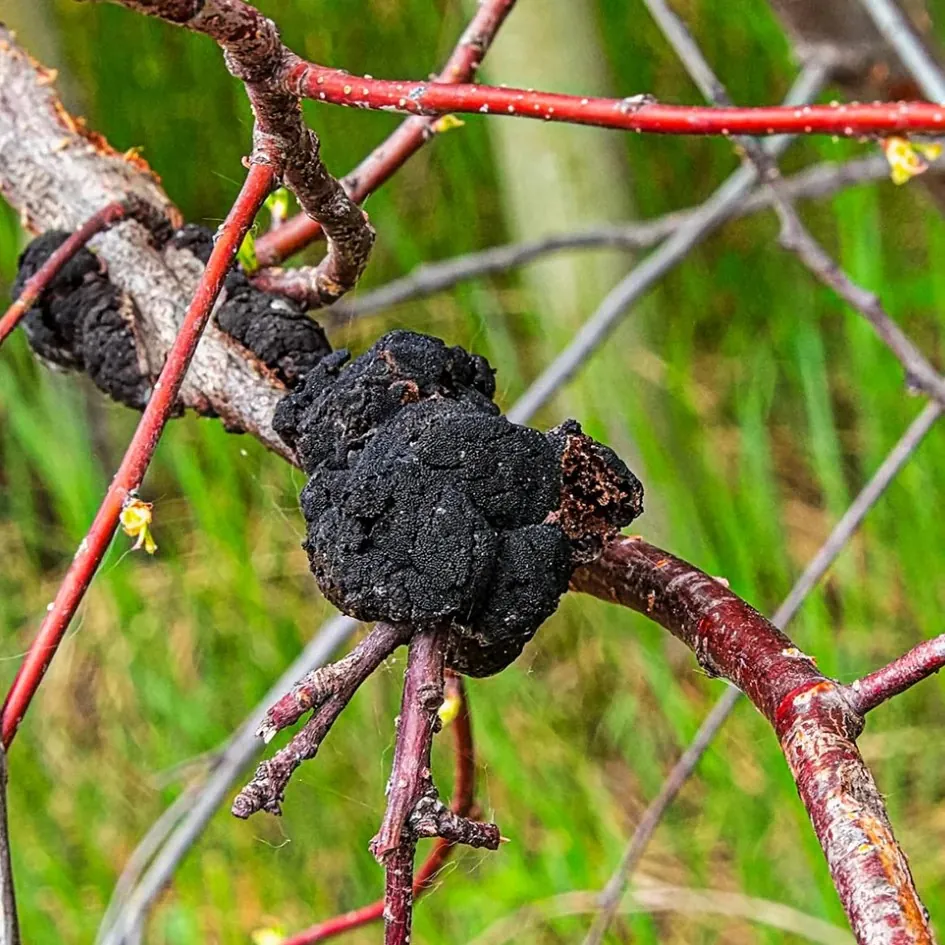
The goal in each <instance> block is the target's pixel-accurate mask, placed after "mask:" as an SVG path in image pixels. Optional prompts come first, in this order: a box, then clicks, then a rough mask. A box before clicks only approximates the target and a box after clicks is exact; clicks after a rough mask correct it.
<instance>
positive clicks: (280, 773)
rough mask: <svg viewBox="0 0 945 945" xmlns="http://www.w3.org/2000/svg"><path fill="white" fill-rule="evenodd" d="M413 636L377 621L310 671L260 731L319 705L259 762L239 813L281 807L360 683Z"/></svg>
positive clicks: (236, 805) (239, 800)
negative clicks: (340, 653)
mask: <svg viewBox="0 0 945 945" xmlns="http://www.w3.org/2000/svg"><path fill="white" fill-rule="evenodd" d="M408 637H409V632H408V631H407V630H405V629H404V628H402V627H394V626H392V625H390V624H384V623H380V624H378V625H377V626H376V627H375V628H374V629H373V630H372V631H371V632H370V633H369V634H368V635H367V637H365V638H364V640H362V641H361V642H360V643H359V644H358V645H357V646H356V647H355V648H354V649H353V650H352V651H351V653H349V654H348V655H347V656H346V657H344V658H343V659H341V660H339V661H338V662H337V663H332V664H329V665H328V666H325V667H322V668H321V669H316V670H315V671H314V672H312V673H309V674H308V675H307V676H306V677H305V678H304V679H303V680H302V681H301V682H300V683H298V685H296V687H295V688H294V689H293V690H292V691H291V692H290V693H288V695H286V696H284V697H283V698H282V699H280V700H279V701H278V702H277V703H276V704H275V705H274V706H273V707H272V708H271V709H270V710H269V712H268V713H267V715H266V718H265V720H264V721H263V724H262V725H261V726H260V728H259V730H258V731H257V735H259V736H260V737H261V738H264V739H265V740H266V741H269V740H270V739H271V738H272V736H273V735H275V734H276V732H278V731H279V730H280V729H282V728H285V726H287V725H290V724H292V722H295V721H297V720H298V719H299V718H301V717H302V715H304V714H305V713H306V712H307V711H308V710H309V709H315V713H314V715H313V716H312V718H311V719H310V720H309V721H308V722H307V723H306V725H305V727H304V728H303V729H302V731H301V732H299V733H298V735H296V736H295V737H294V738H293V739H292V741H290V742H289V744H288V745H286V747H285V748H283V749H282V750H281V751H277V752H276V754H275V755H273V757H272V758H270V759H269V760H268V761H263V762H262V763H261V764H260V765H259V767H258V768H257V769H256V774H255V775H254V776H253V779H252V781H250V782H249V784H247V785H246V787H244V788H243V790H242V791H240V793H239V794H238V795H237V796H236V799H235V800H234V801H233V807H232V812H233V814H234V816H236V817H240V818H243V819H246V818H247V817H250V816H251V815H252V814H255V813H256V812H257V811H260V810H265V811H268V812H269V813H270V814H277V815H278V814H281V813H282V800H283V798H284V796H285V789H286V785H287V784H288V783H289V779H290V778H291V777H292V774H293V772H294V771H295V769H296V768H298V766H299V765H300V764H302V762H303V761H307V760H308V759H310V758H314V757H315V755H316V754H318V750H319V748H321V745H322V742H323V741H324V740H325V737H326V736H327V735H328V732H329V731H330V730H331V727H332V726H333V725H334V724H335V721H336V720H337V718H338V716H339V715H340V714H341V713H342V711H343V710H344V708H345V706H346V705H347V704H348V703H349V702H350V701H351V699H352V698H353V697H354V694H355V693H356V692H357V691H358V689H359V688H360V686H361V684H362V683H363V682H364V681H365V680H366V679H367V678H368V676H370V675H371V673H373V672H374V670H376V669H377V668H378V666H380V665H381V663H383V662H384V660H386V659H387V657H388V656H390V655H391V653H393V652H394V650H396V649H397V647H398V646H400V645H401V644H402V643H406V642H407V639H408Z"/></svg>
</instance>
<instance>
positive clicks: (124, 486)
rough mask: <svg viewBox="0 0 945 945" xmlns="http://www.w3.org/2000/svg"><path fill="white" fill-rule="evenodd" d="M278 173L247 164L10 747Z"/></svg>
mask: <svg viewBox="0 0 945 945" xmlns="http://www.w3.org/2000/svg"><path fill="white" fill-rule="evenodd" d="M273 178H274V172H273V168H272V167H271V166H269V165H267V164H252V165H251V166H250V168H249V173H248V174H247V176H246V180H245V182H244V184H243V187H242V190H241V191H240V194H239V196H238V197H237V199H236V202H235V203H234V204H233V208H232V209H231V210H230V212H229V214H228V215H227V218H226V221H225V222H224V224H223V226H222V228H221V230H220V233H219V235H218V237H217V240H216V243H215V244H214V247H213V254H212V255H211V257H210V261H209V262H208V263H207V267H206V269H205V270H204V274H203V277H202V279H201V281H200V285H199V286H198V289H197V293H196V295H195V296H194V299H193V302H192V303H191V305H190V308H189V309H188V311H187V315H186V317H185V318H184V322H183V324H182V325H181V328H180V332H179V333H178V336H177V340H176V341H175V342H174V345H173V347H172V348H171V350H170V352H169V353H168V356H167V361H166V363H165V365H164V369H163V370H162V371H161V374H160V377H159V378H158V380H157V381H156V382H155V384H154V392H153V393H152V395H151V399H150V400H149V401H148V405H147V407H146V408H145V411H144V414H143V415H142V417H141V421H140V422H139V424H138V428H137V429H136V430H135V433H134V436H133V437H132V438H131V442H130V443H129V444H128V449H127V451H126V452H125V456H124V459H123V460H122V462H121V465H120V466H119V468H118V472H117V473H116V474H115V477H114V478H113V479H112V481H111V484H110V485H109V487H108V491H107V492H106V493H105V498H104V500H103V501H102V505H101V507H100V508H99V510H98V513H97V514H96V516H95V520H94V521H93V522H92V525H91V527H90V529H89V531H88V534H87V535H86V537H85V538H84V539H83V540H82V543H81V544H80V545H79V549H78V551H77V552H76V554H75V557H74V558H73V560H72V564H71V565H70V566H69V570H68V571H67V572H66V576H65V578H63V581H62V584H61V586H60V588H59V591H58V593H57V594H56V599H55V600H54V601H53V602H52V604H51V605H50V607H49V612H48V613H47V615H46V619H45V620H44V621H43V624H42V626H41V627H40V629H39V633H38V634H37V636H36V639H35V640H34V641H33V644H32V646H31V647H30V649H29V652H28V653H27V654H26V657H25V658H24V660H23V663H22V664H21V666H20V668H19V671H18V672H17V675H16V678H15V679H14V680H13V685H12V686H11V687H10V691H9V693H8V694H7V698H6V701H5V702H4V704H3V713H2V723H0V724H2V736H0V737H2V743H3V746H4V747H5V748H9V746H10V742H11V741H13V736H14V735H15V734H16V730H17V728H18V727H19V724H20V721H21V720H22V718H23V715H24V714H25V713H26V710H27V708H28V707H29V704H30V702H31V701H32V698H33V696H34V695H35V693H36V690H37V689H38V688H39V684H40V683H41V682H42V679H43V676H44V675H45V673H46V670H47V669H48V667H49V664H50V662H51V661H52V658H53V656H54V655H55V653H56V650H57V649H58V647H59V644H60V642H61V641H62V637H63V635H64V634H65V632H66V629H67V627H68V626H69V623H70V621H71V620H72V618H73V616H74V615H75V612H76V609H77V608H78V606H79V604H80V603H81V601H82V598H83V597H84V596H85V592H86V590H87V589H88V586H89V584H90V583H91V581H92V578H93V576H94V575H95V572H96V571H97V570H98V566H99V564H101V562H102V558H104V556H105V552H106V551H107V550H108V546H109V544H110V543H111V540H112V536H113V535H114V534H115V530H116V528H117V527H118V520H119V516H120V515H121V510H122V507H123V505H124V503H125V501H126V500H127V499H128V498H129V497H130V496H133V495H134V493H135V492H136V490H137V489H138V488H139V487H140V486H141V482H142V480H143V479H144V474H145V473H146V472H147V469H148V466H149V465H150V463H151V458H152V456H153V455H154V451H155V449H156V448H157V444H158V441H159V440H160V438H161V433H162V431H163V430H164V426H165V424H166V423H167V420H168V418H169V417H170V415H171V413H172V412H173V410H174V408H175V405H176V402H177V394H178V392H179V390H180V387H181V383H182V382H183V379H184V374H185V372H186V371H187V367H188V366H189V364H190V361H191V359H192V358H193V355H194V351H195V350H196V348H197V343H198V342H199V341H200V336H201V334H202V333H203V329H204V328H205V327H206V324H207V321H208V319H209V318H210V313H211V311H212V309H213V303H214V302H215V301H216V298H217V296H218V295H219V294H220V289H221V288H222V286H223V280H224V278H225V276H226V273H227V270H228V269H229V268H230V265H231V264H232V262H233V258H234V256H235V255H236V251H237V249H239V246H240V243H242V241H243V238H244V237H245V236H246V233H247V232H248V231H249V228H250V226H252V223H253V219H254V217H255V216H256V213H257V211H258V210H259V208H260V207H261V206H262V204H263V201H264V200H265V199H266V197H267V195H268V194H269V191H270V190H271V189H272V184H273Z"/></svg>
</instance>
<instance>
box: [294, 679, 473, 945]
mask: <svg viewBox="0 0 945 945" xmlns="http://www.w3.org/2000/svg"><path fill="white" fill-rule="evenodd" d="M451 696H452V698H455V699H457V700H459V710H458V714H457V716H456V718H455V719H454V720H453V722H452V725H451V727H452V729H453V741H454V746H455V753H456V783H455V786H454V788H453V803H452V805H451V809H452V811H453V812H454V813H455V814H458V815H460V816H461V817H464V818H465V817H467V816H470V815H471V814H472V812H473V802H474V797H475V782H476V759H475V752H474V747H473V740H472V726H471V722H470V717H469V703H468V701H467V699H466V693H465V687H464V686H463V678H462V676H457V675H456V674H454V673H451V672H450V671H449V670H447V672H446V698H447V700H449V699H450V697H451ZM455 847H456V845H455V844H454V843H451V842H450V841H449V840H444V839H443V838H442V837H441V838H439V839H438V840H437V841H436V843H435V844H434V847H433V850H432V851H431V852H430V855H429V856H428V857H427V858H426V860H425V861H424V863H423V865H422V866H421V867H420V869H418V870H417V872H416V875H415V876H414V880H413V897H414V899H415V900H416V898H417V897H418V896H420V895H421V894H422V893H424V892H425V891H426V890H427V889H430V888H431V886H432V885H433V882H434V880H435V879H436V878H437V876H438V875H439V873H440V870H441V869H442V868H443V866H444V864H445V863H446V861H447V860H448V859H449V857H450V854H451V853H452V852H453V850H454V849H455ZM383 917H384V900H383V899H379V900H378V901H377V902H374V903H371V905H368V906H362V907H361V908H360V909H355V910H354V911H353V912H345V913H343V914H342V915H338V916H333V917H332V918H330V919H326V920H324V921H323V922H319V923H317V924H316V925H313V926H310V927H309V928H307V929H305V930H304V931H302V932H299V933H298V934H296V935H293V936H292V937H291V938H288V939H286V940H285V941H284V942H283V943H282V945H313V943H315V942H324V941H326V940H327V939H330V938H334V937H335V936H336V935H342V934H343V933H345V932H350V931H351V930H352V929H357V928H360V927H361V926H362V925H368V924H369V923H371V922H377V921H378V920H380V919H382V918H383Z"/></svg>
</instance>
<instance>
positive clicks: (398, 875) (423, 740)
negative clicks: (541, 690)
mask: <svg viewBox="0 0 945 945" xmlns="http://www.w3.org/2000/svg"><path fill="white" fill-rule="evenodd" d="M446 643H447V631H446V630H424V631H421V632H419V633H416V634H414V636H413V638H412V639H411V641H410V651H409V656H408V658H407V673H406V676H405V678H404V694H403V700H402V702H401V710H400V718H399V719H398V721H397V741H396V743H395V746H394V764H393V770H392V771H391V776H390V782H389V783H388V798H387V810H386V812H385V814H384V820H383V821H382V823H381V829H380V830H379V831H378V832H377V836H375V837H374V839H373V840H372V841H371V852H372V853H373V854H374V856H375V857H377V859H378V861H379V862H380V863H382V864H383V865H384V867H385V869H386V870H387V887H386V891H385V896H384V903H385V905H384V920H385V938H384V941H385V945H407V943H408V942H409V941H410V928H411V917H412V914H413V896H414V880H413V858H414V853H415V851H416V847H417V839H418V838H419V837H422V836H423V837H443V838H444V839H446V840H449V841H450V842H453V843H466V844H469V845H470V846H474V847H485V848H487V849H490V850H496V849H498V847H499V841H500V837H499V829H498V827H496V826H495V824H481V823H477V822H475V821H471V820H468V819H467V818H466V817H464V816H461V815H459V814H457V813H455V812H452V811H450V810H449V809H448V808H447V807H446V806H445V805H444V804H442V803H441V802H440V800H439V798H438V796H437V793H436V788H435V787H434V785H433V778H432V775H431V771H430V765H431V761H430V754H431V750H432V747H433V736H434V734H435V733H436V732H437V731H438V730H439V718H438V716H437V710H438V709H439V707H440V706H441V705H442V704H443V673H444V658H445V653H446Z"/></svg>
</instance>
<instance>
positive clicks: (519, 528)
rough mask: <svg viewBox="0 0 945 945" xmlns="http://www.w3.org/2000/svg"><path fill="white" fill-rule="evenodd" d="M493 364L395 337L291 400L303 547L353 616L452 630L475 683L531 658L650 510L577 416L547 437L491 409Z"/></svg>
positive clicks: (286, 429) (327, 589)
mask: <svg viewBox="0 0 945 945" xmlns="http://www.w3.org/2000/svg"><path fill="white" fill-rule="evenodd" d="M494 392H495V384H494V380H493V372H492V369H491V368H490V366H489V364H488V362H487V361H485V359H483V358H480V357H477V356H475V355H470V354H468V353H467V352H466V351H464V350H463V349H462V348H450V347H447V346H446V345H445V344H444V343H443V342H442V341H440V340H438V339H436V338H430V337H427V336H424V335H418V334H415V333H413V332H407V331H395V332H391V333H390V334H388V335H385V336H384V337H383V338H381V339H380V340H379V341H378V342H377V343H376V344H374V345H373V347H371V348H370V349H369V350H368V351H367V352H366V353H365V354H363V355H362V356H361V357H359V358H357V359H355V360H354V361H349V356H348V353H347V352H345V351H338V352H335V353H334V354H332V355H330V356H329V357H327V358H325V359H324V360H322V361H321V362H320V363H319V364H318V365H317V366H316V367H315V368H314V370H313V371H312V372H311V373H310V374H309V375H308V377H307V378H306V380H305V383H304V385H303V386H302V387H301V388H300V389H299V390H297V391H296V392H295V393H293V394H291V395H289V396H288V397H286V398H285V399H284V400H283V401H282V402H281V403H280V405H279V407H278V409H277V411H276V416H275V420H274V424H273V425H274V427H275V429H276V431H277V432H278V433H279V434H280V436H282V438H283V439H284V440H285V441H286V442H287V443H288V444H289V445H290V446H292V447H293V448H294V449H295V450H296V452H297V454H298V457H299V460H300V461H301V463H302V466H303V468H304V469H305V471H306V472H307V473H308V474H309V476H310V478H309V481H308V483H307V484H306V486H305V488H304V489H303V491H302V494H301V497H300V499H301V505H302V511H303V514H304V515H305V519H306V522H307V524H308V535H307V538H306V541H305V548H306V550H307V551H308V555H309V562H310V565H311V568H312V571H313V573H314V574H315V577H316V579H317V580H318V583H319V586H320V587H321V589H322V591H323V592H324V593H325V595H326V596H327V597H328V598H329V599H330V600H331V601H332V602H333V603H334V604H336V606H338V607H339V608H340V609H341V610H343V611H344V612H345V613H348V614H351V615H353V616H355V617H358V618H359V619H361V620H386V621H390V622H392V623H405V624H409V625H410V626H411V627H413V628H415V629H419V628H426V627H432V626H442V625H447V626H449V627H450V628H451V629H452V638H451V643H450V650H449V654H448V661H449V664H450V665H451V666H452V667H453V668H454V669H456V670H458V671H460V672H463V673H466V674H467V675H473V676H486V675H491V674H492V673H495V672H498V671H499V670H501V669H503V668H504V667H505V666H507V665H508V664H509V663H511V662H512V661H513V660H514V659H515V658H516V657H517V656H518V655H519V653H521V651H522V648H523V647H524V646H525V644H526V643H527V642H528V641H529V640H530V639H531V637H532V636H533V635H534V633H535V631H536V630H537V629H538V627H539V626H540V625H541V623H542V622H543V621H544V620H545V619H546V618H547V617H549V616H550V615H551V614H552V613H553V612H554V610H555V609H556V607H557V605H558V599H559V598H560V596H561V595H562V594H563V593H564V592H565V591H566V590H567V586H568V581H569V579H570V577H571V573H572V572H573V570H574V568H575V566H576V565H577V564H579V563H581V562H584V561H587V560H590V559H591V558H592V557H593V556H594V555H595V554H597V553H599V551H600V548H601V545H602V542H603V541H604V540H606V538H608V537H610V536H611V535H613V534H614V533H615V532H616V529H618V528H619V527H621V526H623V525H627V524H629V523H630V521H631V520H632V519H633V518H634V517H636V516H637V515H639V514H640V512H641V511H642V487H641V486H640V483H639V482H638V480H637V479H636V477H635V476H633V474H632V473H631V472H630V471H629V470H628V469H627V468H626V466H624V464H623V463H622V462H620V460H619V459H617V457H616V456H615V455H614V454H613V453H612V452H611V451H610V450H608V449H607V448H606V447H604V446H602V445H601V444H598V443H595V442H594V441H593V440H591V439H590V438H588V437H586V436H584V435H583V433H581V428H580V426H579V425H578V424H577V423H575V422H574V421H569V422H568V423H567V424H564V425H563V426H561V427H558V428H556V429H555V430H553V431H551V432H549V433H548V434H542V433H540V432H539V431H537V430H533V429H531V428H529V427H523V426H518V425H516V424H513V423H510V422H509V421H508V420H507V419H505V417H503V416H501V415H500V414H499V411H498V408H497V407H496V406H495V404H493V403H492V396H493V394H494Z"/></svg>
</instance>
